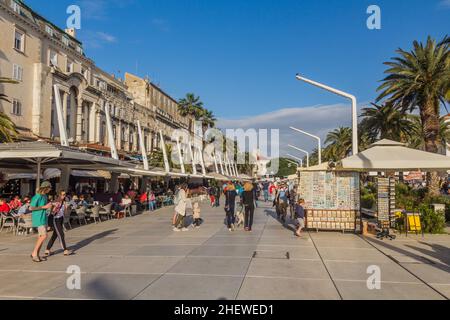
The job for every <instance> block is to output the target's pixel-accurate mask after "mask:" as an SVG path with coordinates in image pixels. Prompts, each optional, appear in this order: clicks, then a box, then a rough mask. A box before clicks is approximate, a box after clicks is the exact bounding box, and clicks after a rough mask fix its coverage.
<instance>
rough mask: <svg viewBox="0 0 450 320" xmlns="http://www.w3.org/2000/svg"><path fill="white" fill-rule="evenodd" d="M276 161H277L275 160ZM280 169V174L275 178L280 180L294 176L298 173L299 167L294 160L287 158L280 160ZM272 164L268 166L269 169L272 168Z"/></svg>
mask: <svg viewBox="0 0 450 320" xmlns="http://www.w3.org/2000/svg"><path fill="white" fill-rule="evenodd" d="M275 160H276V159H275ZM278 160H279V169H278V172H275V176H276V177H279V178H283V177H287V176H290V175H293V174H295V173H296V172H297V167H298V166H296V165H295V164H294V163H292V160H290V159H287V158H279V159H278ZM272 162H273V160H272V161H271V162H269V164H268V165H267V167H268V168H270V167H272Z"/></svg>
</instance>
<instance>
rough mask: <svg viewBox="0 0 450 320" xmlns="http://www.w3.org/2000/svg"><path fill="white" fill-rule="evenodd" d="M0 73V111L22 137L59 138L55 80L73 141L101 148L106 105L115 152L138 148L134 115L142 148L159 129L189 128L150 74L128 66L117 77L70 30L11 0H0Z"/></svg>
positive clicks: (155, 143)
mask: <svg viewBox="0 0 450 320" xmlns="http://www.w3.org/2000/svg"><path fill="white" fill-rule="evenodd" d="M0 30H1V33H0V77H6V78H12V79H14V80H17V81H18V82H19V83H18V84H3V85H1V86H0V92H2V93H5V94H6V95H7V96H8V97H9V98H10V100H11V102H10V103H8V102H5V101H1V102H0V111H2V112H4V113H6V114H7V115H8V116H10V117H11V118H12V120H13V121H14V123H15V124H16V125H17V128H18V129H19V132H20V138H21V139H23V140H36V139H45V140H53V141H55V142H58V141H59V138H60V132H59V126H58V121H57V111H56V103H55V95H54V89H53V88H54V85H57V86H58V89H59V92H60V96H61V100H62V109H63V119H64V124H65V128H66V132H67V136H68V138H69V142H70V144H71V145H73V146H77V147H79V148H82V149H85V150H90V151H95V152H100V153H104V154H106V153H109V152H110V146H109V139H108V131H107V130H108V128H107V120H106V114H105V111H106V105H108V106H109V110H110V115H111V122H112V131H113V134H114V137H115V143H116V146H117V149H118V151H119V154H120V155H121V156H122V157H124V156H126V155H129V154H135V153H138V152H139V136H138V129H137V121H138V120H139V121H140V124H141V127H142V130H143V135H144V141H145V146H146V148H147V150H148V151H151V150H152V149H154V148H158V147H159V146H160V139H159V134H158V132H159V130H160V129H162V130H163V133H164V135H165V136H166V138H170V136H171V130H173V129H175V128H185V129H188V130H189V129H190V127H191V128H192V121H191V120H190V119H187V118H182V117H180V116H179V114H178V110H177V109H178V106H177V102H176V101H175V100H174V99H173V98H171V97H170V96H169V95H167V94H166V93H164V91H163V90H161V89H160V88H158V87H157V86H156V85H154V84H152V83H151V82H150V81H147V80H144V79H140V78H138V77H136V76H132V75H130V74H127V75H126V78H125V79H124V81H122V80H121V79H118V78H116V77H114V76H113V75H110V74H108V73H106V72H104V71H102V70H101V69H100V68H98V67H97V66H96V65H95V63H94V62H93V61H92V60H91V59H89V58H88V57H86V55H85V54H84V52H83V46H82V43H81V42H80V41H79V40H77V39H76V34H75V30H65V31H64V30H62V29H60V28H58V27H57V26H55V25H54V24H52V23H51V22H49V21H48V20H46V19H45V18H43V17H42V16H40V15H39V14H37V13H36V12H34V11H33V10H32V9H31V8H30V7H28V6H27V5H25V4H24V3H23V2H22V1H18V0H0Z"/></svg>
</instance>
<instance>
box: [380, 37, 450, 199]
mask: <svg viewBox="0 0 450 320" xmlns="http://www.w3.org/2000/svg"><path fill="white" fill-rule="evenodd" d="M397 53H398V54H399V56H398V57H395V58H393V59H392V61H390V62H385V65H387V66H388V67H389V69H388V70H386V72H385V73H386V74H387V75H388V76H387V77H386V78H385V79H384V80H383V84H382V85H381V86H380V87H379V88H378V91H380V92H381V93H380V95H379V97H378V98H377V102H379V101H381V100H383V99H387V101H388V103H392V104H393V105H394V106H395V107H398V108H400V110H402V111H413V110H415V109H419V111H420V118H421V121H422V125H423V132H424V140H425V150H426V151H429V152H433V153H437V152H438V147H439V117H440V107H441V103H443V104H444V106H445V98H446V97H445V96H446V95H447V94H448V90H449V88H450V67H449V66H450V41H449V38H448V37H447V36H446V37H445V38H444V40H443V41H442V42H440V43H436V41H435V40H433V39H432V38H431V37H428V39H427V42H426V44H425V45H424V44H423V43H421V42H418V41H414V43H413V50H412V51H410V52H408V51H404V50H402V49H398V50H397ZM427 183H428V187H429V189H430V193H431V194H433V195H437V194H439V181H438V177H437V174H436V173H434V174H430V175H429V176H428V179H427Z"/></svg>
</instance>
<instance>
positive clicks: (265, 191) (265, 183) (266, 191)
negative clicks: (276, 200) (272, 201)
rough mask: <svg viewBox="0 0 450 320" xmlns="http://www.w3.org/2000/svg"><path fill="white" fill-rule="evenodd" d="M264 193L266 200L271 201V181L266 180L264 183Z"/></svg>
mask: <svg viewBox="0 0 450 320" xmlns="http://www.w3.org/2000/svg"><path fill="white" fill-rule="evenodd" d="M263 193H264V202H267V201H269V182H267V181H264V183H263Z"/></svg>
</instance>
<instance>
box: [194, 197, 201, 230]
mask: <svg viewBox="0 0 450 320" xmlns="http://www.w3.org/2000/svg"><path fill="white" fill-rule="evenodd" d="M193 211H194V227H195V228H196V229H198V228H200V225H201V224H202V222H203V219H202V218H201V209H200V205H199V204H198V202H195V203H194V209H193Z"/></svg>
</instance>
